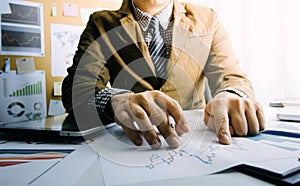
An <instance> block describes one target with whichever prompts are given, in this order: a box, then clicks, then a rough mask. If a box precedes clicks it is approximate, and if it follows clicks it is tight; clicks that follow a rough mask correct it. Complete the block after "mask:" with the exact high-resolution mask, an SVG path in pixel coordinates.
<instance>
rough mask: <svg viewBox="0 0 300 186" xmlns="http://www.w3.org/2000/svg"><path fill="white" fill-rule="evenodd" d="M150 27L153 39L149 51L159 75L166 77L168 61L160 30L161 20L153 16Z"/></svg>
mask: <svg viewBox="0 0 300 186" xmlns="http://www.w3.org/2000/svg"><path fill="white" fill-rule="evenodd" d="M148 28H149V29H150V33H151V34H152V40H151V41H150V44H149V47H148V49H149V53H150V56H151V59H152V61H153V64H154V66H155V68H156V75H157V77H159V79H160V78H162V79H164V76H165V70H166V62H167V56H166V46H165V44H164V40H163V38H162V36H161V35H160V32H159V20H158V18H157V17H155V16H153V17H152V19H151V21H150V23H149V27H148Z"/></svg>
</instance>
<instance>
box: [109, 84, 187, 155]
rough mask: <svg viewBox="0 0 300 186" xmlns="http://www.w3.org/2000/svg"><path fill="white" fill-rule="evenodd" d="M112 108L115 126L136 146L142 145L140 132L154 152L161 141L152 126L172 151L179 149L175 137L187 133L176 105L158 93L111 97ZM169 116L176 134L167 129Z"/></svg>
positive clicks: (179, 109) (176, 103)
mask: <svg viewBox="0 0 300 186" xmlns="http://www.w3.org/2000/svg"><path fill="white" fill-rule="evenodd" d="M111 104H112V108H113V110H114V115H115V116H114V119H115V121H116V123H118V124H119V125H120V126H122V128H123V130H124V132H125V133H126V135H127V136H128V138H129V139H130V140H131V141H132V142H133V143H134V144H135V145H137V146H140V145H142V144H143V140H142V138H141V136H140V132H141V133H142V135H143V136H144V138H145V139H146V141H147V142H148V144H149V145H150V146H151V147H152V148H153V149H158V148H160V146H161V141H160V139H159V137H158V135H157V133H156V132H155V130H154V126H156V127H157V129H158V131H159V133H160V134H161V135H162V136H163V137H164V138H165V140H166V142H167V143H168V145H169V146H170V147H171V148H177V147H178V146H179V145H180V141H179V138H178V136H180V135H182V134H184V133H187V132H188V131H189V125H188V123H187V121H186V119H185V118H184V116H183V114H182V109H181V107H180V105H179V104H178V102H177V101H175V100H174V99H172V98H170V97H169V96H167V95H166V94H164V93H162V92H160V91H156V90H154V91H146V92H142V93H123V94H118V95H115V96H113V97H112V99H111ZM168 115H171V116H172V117H173V118H174V120H175V123H176V125H175V130H174V129H173V128H172V127H171V126H170V125H169V122H168ZM134 123H136V125H137V126H138V128H139V130H138V129H137V127H136V126H135V125H134Z"/></svg>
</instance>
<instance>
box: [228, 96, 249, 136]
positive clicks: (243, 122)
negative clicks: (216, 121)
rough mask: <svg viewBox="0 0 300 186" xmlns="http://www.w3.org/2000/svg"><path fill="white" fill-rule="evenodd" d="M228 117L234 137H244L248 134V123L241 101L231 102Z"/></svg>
mask: <svg viewBox="0 0 300 186" xmlns="http://www.w3.org/2000/svg"><path fill="white" fill-rule="evenodd" d="M228 115H229V117H230V124H231V125H232V127H233V129H234V132H235V135H236V136H246V135H247V134H248V123H247V118H246V115H245V105H244V102H243V101H241V99H240V98H239V99H237V100H235V101H232V102H231V107H230V108H229V111H228Z"/></svg>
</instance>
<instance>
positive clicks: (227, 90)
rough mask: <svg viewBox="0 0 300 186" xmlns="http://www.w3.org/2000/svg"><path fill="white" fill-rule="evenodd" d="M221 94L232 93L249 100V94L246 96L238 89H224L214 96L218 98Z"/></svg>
mask: <svg viewBox="0 0 300 186" xmlns="http://www.w3.org/2000/svg"><path fill="white" fill-rule="evenodd" d="M221 92H230V93H233V94H236V95H238V96H240V97H241V98H249V96H248V95H247V94H245V93H244V92H243V91H240V90H238V89H235V88H230V87H228V88H224V89H221V90H219V91H217V92H216V93H215V94H214V96H216V95H217V94H219V93H221Z"/></svg>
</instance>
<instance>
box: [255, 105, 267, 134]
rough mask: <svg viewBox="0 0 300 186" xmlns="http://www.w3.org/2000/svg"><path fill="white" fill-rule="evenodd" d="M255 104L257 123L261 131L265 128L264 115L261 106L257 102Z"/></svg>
mask: <svg viewBox="0 0 300 186" xmlns="http://www.w3.org/2000/svg"><path fill="white" fill-rule="evenodd" d="M256 106H257V109H256V110H257V111H256V116H257V119H258V123H259V131H262V130H265V126H266V120H265V115H264V111H263V109H262V107H261V106H260V105H259V104H256Z"/></svg>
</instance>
